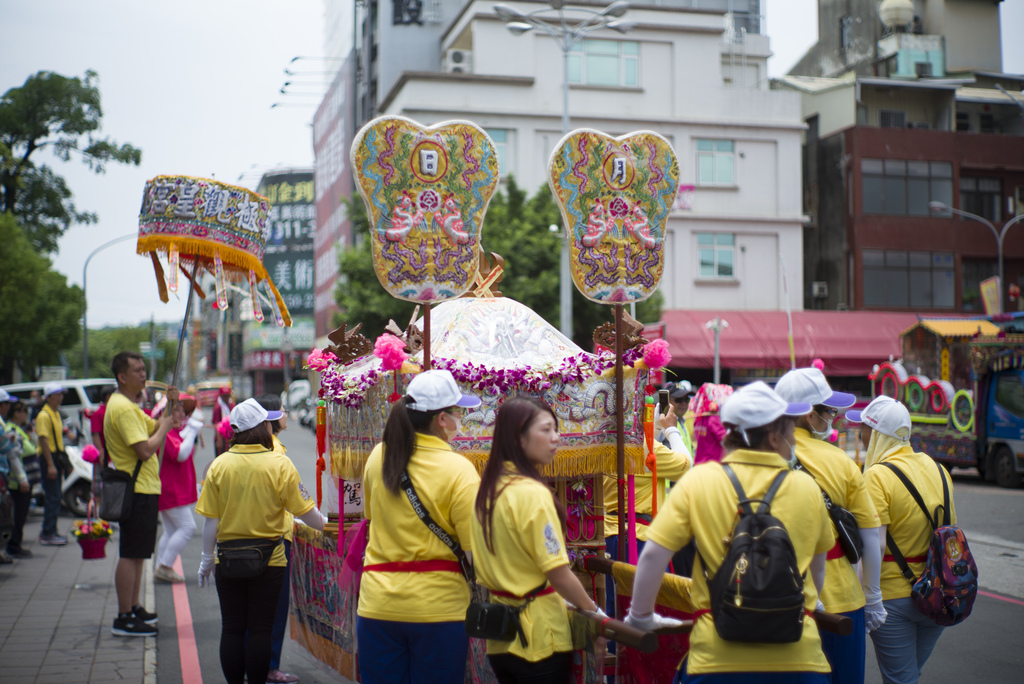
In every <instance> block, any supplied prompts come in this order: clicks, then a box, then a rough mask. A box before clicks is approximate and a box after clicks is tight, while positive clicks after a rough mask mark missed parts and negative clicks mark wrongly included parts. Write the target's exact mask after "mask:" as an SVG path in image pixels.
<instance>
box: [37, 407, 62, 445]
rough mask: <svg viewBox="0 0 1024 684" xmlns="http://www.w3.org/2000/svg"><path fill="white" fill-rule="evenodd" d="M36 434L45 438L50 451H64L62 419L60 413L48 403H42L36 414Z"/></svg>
mask: <svg viewBox="0 0 1024 684" xmlns="http://www.w3.org/2000/svg"><path fill="white" fill-rule="evenodd" d="M36 435H38V436H39V437H45V438H46V441H47V443H48V444H49V446H50V451H51V452H52V451H54V450H57V451H64V421H63V420H61V417H60V413H58V412H57V411H54V410H53V409H52V408H50V405H49V404H44V405H43V410H41V411H40V412H39V415H38V416H36Z"/></svg>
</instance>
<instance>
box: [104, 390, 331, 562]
mask: <svg viewBox="0 0 1024 684" xmlns="http://www.w3.org/2000/svg"><path fill="white" fill-rule="evenodd" d="M108 410H109V409H108ZM315 505H316V504H315V503H314V502H313V499H312V497H310V495H309V493H308V492H307V491H306V490H305V489H304V488H303V487H302V484H301V483H300V482H299V472H298V471H297V470H295V466H294V465H293V464H292V462H291V460H290V459H288V458H285V457H282V456H281V454H279V453H277V452H276V451H270V450H268V449H265V448H264V447H263V446H262V445H260V444H237V445H235V446H233V447H231V448H230V449H228V450H227V451H225V452H224V453H223V454H221V455H220V456H218V457H217V458H215V459H214V460H213V463H211V464H210V469H209V470H208V471H207V473H206V484H204V485H203V491H202V493H201V494H200V495H199V502H198V503H197V504H196V513H198V514H199V515H201V516H203V517H205V518H217V519H219V521H220V522H219V523H218V525H217V541H218V542H221V541H231V540H232V539H254V538H264V539H273V538H274V537H281V536H283V535H284V534H285V532H287V531H288V529H289V522H288V521H287V515H288V512H289V511H290V512H291V513H292V514H294V515H304V514H305V513H308V512H309V511H311V510H312V509H313V507H314V506H315ZM270 565H272V566H276V567H286V566H287V565H288V560H287V558H286V557H285V555H284V545H283V544H278V546H277V548H276V549H274V555H272V556H271V557H270Z"/></svg>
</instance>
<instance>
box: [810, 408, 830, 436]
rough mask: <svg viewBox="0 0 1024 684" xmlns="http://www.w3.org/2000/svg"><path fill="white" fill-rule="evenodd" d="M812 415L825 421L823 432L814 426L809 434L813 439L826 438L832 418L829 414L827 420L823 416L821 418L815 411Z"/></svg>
mask: <svg viewBox="0 0 1024 684" xmlns="http://www.w3.org/2000/svg"><path fill="white" fill-rule="evenodd" d="M814 415H815V416H817V417H818V418H820V419H821V420H824V421H825V431H824V432H818V431H817V430H815V429H814V428H811V435H812V436H813V437H814V438H815V439H821V440H825V439H828V436H829V435H830V434H831V433H832V420H833V418H832V417H831V416H829V418H828V420H825V418H823V417H822V416H821V415H820V414H817V413H815V414H814Z"/></svg>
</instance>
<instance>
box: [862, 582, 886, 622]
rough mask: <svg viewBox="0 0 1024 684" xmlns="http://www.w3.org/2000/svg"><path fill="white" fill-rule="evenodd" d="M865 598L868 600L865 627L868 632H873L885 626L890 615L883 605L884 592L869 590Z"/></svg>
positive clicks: (865, 611)
mask: <svg viewBox="0 0 1024 684" xmlns="http://www.w3.org/2000/svg"><path fill="white" fill-rule="evenodd" d="M864 596H865V598H867V605H865V606H864V626H865V627H866V628H867V631H868V632H873V631H875V630H876V629H878V628H879V627H881V626H882V625H884V624H885V618H886V617H887V616H888V614H887V613H886V610H885V606H883V605H882V592H880V591H877V590H875V591H871V590H867V591H865V592H864Z"/></svg>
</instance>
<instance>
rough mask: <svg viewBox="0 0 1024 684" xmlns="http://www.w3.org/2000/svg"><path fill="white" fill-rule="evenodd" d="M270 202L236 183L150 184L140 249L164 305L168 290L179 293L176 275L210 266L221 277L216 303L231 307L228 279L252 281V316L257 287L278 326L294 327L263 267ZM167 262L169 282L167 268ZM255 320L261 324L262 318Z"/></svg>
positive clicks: (164, 180) (175, 180)
mask: <svg viewBox="0 0 1024 684" xmlns="http://www.w3.org/2000/svg"><path fill="white" fill-rule="evenodd" d="M269 213H270V203H269V202H268V201H267V198H265V197H263V196H262V195H258V194H257V193H255V192H253V191H251V190H247V189H246V188H240V187H237V186H234V185H227V184H225V183H221V182H219V181H215V180H209V179H206V178H192V177H190V176H157V177H156V178H153V179H151V180H149V181H147V183H146V187H145V190H144V191H143V196H142V208H141V209H140V211H139V237H138V244H137V246H136V251H137V252H138V253H139V254H149V255H150V256H151V258H152V259H153V267H154V270H155V271H156V275H157V283H158V286H159V287H160V298H161V299H162V300H163V301H164V302H166V301H168V298H167V290H168V289H169V290H171V291H172V292H173V291H175V290H176V289H177V284H178V271H179V269H181V270H182V271H184V272H185V275H186V276H189V274H190V273H191V271H190V270H188V269H186V268H185V265H186V264H188V265H193V264H197V263H198V265H201V266H203V267H205V268H207V269H208V270H209V271H210V272H211V273H213V274H214V275H215V276H216V279H217V294H218V301H219V302H220V303H221V304H222V305H223V306H227V290H226V283H225V281H226V280H235V281H240V282H244V283H249V285H250V288H251V291H252V296H253V301H254V313H256V312H255V309H257V308H258V301H259V300H258V294H257V285H258V284H259V283H261V282H265V283H266V286H267V287H268V288H269V289H270V304H271V308H272V309H273V311H274V315H275V318H276V319H277V322H278V324H279V325H291V315H290V314H289V313H288V307H287V306H286V305H285V302H284V300H283V299H282V298H281V295H280V293H279V292H278V290H277V287H276V286H275V285H274V283H273V281H272V280H271V279H270V278H269V276H268V275H267V271H266V269H265V268H264V267H263V250H264V246H265V245H266V242H267V238H268V237H269V235H270V223H269V221H268V216H269ZM158 254H165V255H166V257H167V262H168V273H167V279H166V283H165V281H164V272H163V266H162V264H161V263H160V261H159V259H158V258H157V255H158ZM256 318H257V319H258V320H261V321H262V320H263V314H262V313H259V314H258V315H257V316H256Z"/></svg>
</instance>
